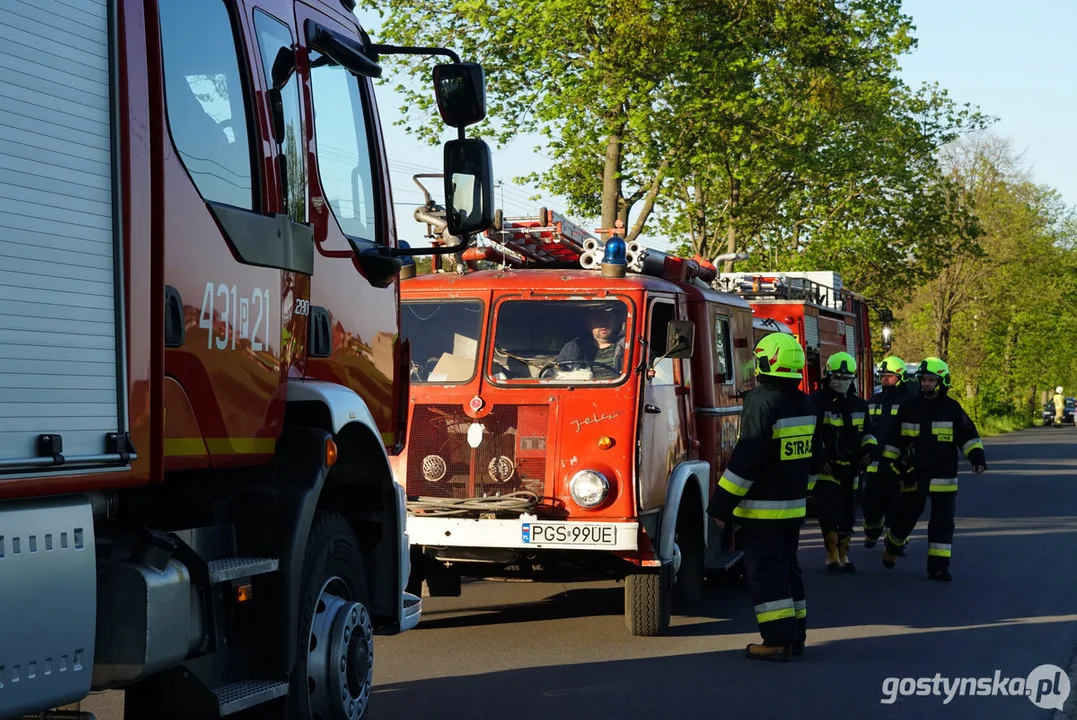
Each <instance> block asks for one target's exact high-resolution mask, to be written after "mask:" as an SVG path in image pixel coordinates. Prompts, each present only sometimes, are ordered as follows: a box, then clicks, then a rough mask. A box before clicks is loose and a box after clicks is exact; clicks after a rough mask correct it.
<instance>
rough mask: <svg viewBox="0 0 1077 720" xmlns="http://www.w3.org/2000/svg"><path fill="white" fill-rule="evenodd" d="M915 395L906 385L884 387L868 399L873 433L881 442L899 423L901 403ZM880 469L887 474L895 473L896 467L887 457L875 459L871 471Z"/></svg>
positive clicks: (874, 471)
mask: <svg viewBox="0 0 1077 720" xmlns="http://www.w3.org/2000/svg"><path fill="white" fill-rule="evenodd" d="M914 397H916V395H914V394H912V393H910V392H909V390H908V388H907V387H906V386H905V385H894V386H893V387H884V388H883V389H882V391H881V392H877V393H875V394H874V395H872V396H871V399H870V400H868V415H869V416H870V417H871V423H872V428H871V434H872V435H874V436H875V438H876V439H877V440H878V441H879V442H884V441H885V440H886V438H887V436H888V435H889V434H890V429H891V428H892V427H894V426H895V425H897V424H898V421H897V414H898V408H899V407H901V404H902V403H903V402H905V401H906V400H910V399H912V398H914ZM880 470H881V471H882V472H883V474H885V475H893V474H894V473H895V471H896V468H895V466H894V464H893V463H892V462H889V459H888V458H885V457H884V458H881V460H873V461H872V463H871V465H869V466H868V472H869V473H877V472H880Z"/></svg>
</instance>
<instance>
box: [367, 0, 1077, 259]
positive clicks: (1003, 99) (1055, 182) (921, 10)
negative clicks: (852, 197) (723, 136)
mask: <svg viewBox="0 0 1077 720" xmlns="http://www.w3.org/2000/svg"><path fill="white" fill-rule="evenodd" d="M903 12H904V13H905V14H906V15H908V16H910V17H911V18H912V22H913V24H914V25H915V26H916V30H915V31H914V32H913V35H914V37H916V38H917V40H918V47H917V48H916V49H915V50H913V51H912V52H911V53H909V54H906V55H904V56H902V58H901V59H900V62H901V66H902V71H901V77H902V79H903V80H904V81H905V82H906V83H907V84H908V85H910V86H912V87H917V86H919V85H920V84H921V83H922V82H931V81H937V82H938V83H939V84H940V85H941V86H942V87H943V88H946V89H947V90H948V91H949V93H950V97H951V98H952V99H953V100H954V101H955V102H956V103H959V104H964V103H970V104H972V105H975V106H978V107H979V108H980V109H981V110H982V111H983V112H984V113H985V114H987V115H990V116H992V117H995V118H997V119H998V120H997V122H996V123H995V125H994V126H993V127H992V129H991V132H992V133H994V134H997V135H1000V136H1002V137H1006V138H1008V139H1009V140H1010V141H1011V143H1012V145H1013V148H1014V150H1015V151H1016V152H1018V153H1022V159H1023V161H1024V163H1025V166H1026V169H1028V170H1030V171H1031V173H1032V176H1033V179H1034V180H1035V181H1036V182H1037V183H1039V184H1042V185H1048V186H1051V187H1053V188H1055V189H1056V190H1057V191H1059V193H1060V194H1061V195H1062V198H1063V199H1064V200H1065V201H1066V202H1067V203H1068V204H1070V205H1074V204H1077V144H1075V142H1074V140H1073V137H1074V133H1073V132H1072V130H1071V126H1072V125H1073V124H1074V122H1075V121H1074V117H1075V115H1077V82H1075V81H1074V78H1073V74H1072V71H1073V69H1074V68H1077V42H1074V39H1073V33H1074V28H1077V0H1021V1H1020V2H1015V1H1014V0H908V1H906V2H904V3H903ZM359 20H360V22H361V23H362V24H363V26H364V27H365V28H366V29H367V30H368V31H369V32H370V33H371V36H372V38H373V39H374V41H375V42H378V41H379V38H378V32H377V29H378V24H379V22H380V19H379V18H378V15H377V14H376V13H372V12H364V13H359ZM463 59H464V60H467V58H463ZM392 80H393V78H391V77H390V78H389V82H383V83H381V84H379V86H378V89H377V95H378V104H379V108H380V110H381V113H382V119H383V131H384V133H385V140H386V144H387V145H388V149H389V162H390V168H391V170H392V183H393V193H394V201H395V202H396V205H397V207H396V211H397V228H398V231H399V233H400V236H401V237H402V238H403V239H406V240H408V241H409V242H411V243H412V245H427V244H429V243H428V242H425V241H423V240H422V237H421V235H422V232H424V227H425V226H422V225H420V224H419V223H417V222H415V221H414V220H413V218H412V217H411V212H412V210H413V208H414V206H415V205H416V204H419V203H421V202H422V194H421V192H420V191H419V189H418V188H417V187H416V186H415V184H414V183H413V181H412V179H411V175H412V174H413V173H416V172H440V171H441V162H442V160H441V150H440V148H439V147H431V146H428V145H425V144H423V143H421V142H419V141H418V140H416V139H414V138H412V137H410V136H409V135H408V134H407V133H406V132H405V131H404V130H403V129H401V128H399V127H394V126H393V125H392V115H393V114H394V113H395V111H396V109H397V108H399V107H400V105H401V104H402V101H401V98H400V97H399V96H398V95H396V94H395V93H393V92H392V90H391V88H392V84H391V83H392ZM431 91H432V90H431ZM450 136H451V134H450V132H447V133H446V135H445V138H448V137H450ZM537 145H541V139H540V138H538V137H536V136H520V137H518V138H517V139H515V140H514V141H513V142H512V144H510V145H509V146H508V147H505V148H500V149H498V148H496V147H492V148H491V149H492V150H493V166H494V179H495V181H501V183H502V184H501V185H500V186H499V187H495V195H496V196H497V198H496V199H497V201H498V207H502V208H503V209H504V212H505V215H506V216H514V215H534V214H537V212H538V208H539V207H540V206H546V207H548V208H550V209H551V210H556V211H558V212H562V213H565V208H566V203H565V202H564V201H563V200H562V199H560V198H557V197H556V196H551V195H549V194H545V193H542V191H540V190H538V189H537V188H534V187H527V186H522V185H518V184H514V183H513V178H514V177H518V176H520V175H524V174H526V173H528V172H531V171H539V172H541V171H543V170H545V169H547V168H548V167H549V165H550V161H549V159H548V158H547V157H544V156H543V154H542V153H541V151H536V150H535V147H536V146H537ZM536 194H538V195H541V198H540V199H539V200H537V201H531V200H529V197H530V196H532V195H536ZM440 195H441V193H440V192H439V191H436V192H435V193H434V197H435V198H436V199H438V200H439V201H440V200H441V199H442V198H441V197H440ZM570 217H571V218H572V219H573V220H574V221H576V222H579V224H580V225H582V226H583V227H584V228H585V229H587V230H588V231H589V232H592V233H593V232H594V230H595V228H597V227H598V220H597V218H580V217H573V216H571V215H570ZM645 242H646V243H647V244H648V245H649V246H651V247H655V248H657V249H663V250H664V249H669V248H670V247H671V243H669V242H668V239H662V238H657V237H654V236H647V237H646V238H645Z"/></svg>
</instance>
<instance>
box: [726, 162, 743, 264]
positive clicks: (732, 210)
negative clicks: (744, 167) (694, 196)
mask: <svg viewBox="0 0 1077 720" xmlns="http://www.w3.org/2000/svg"><path fill="white" fill-rule="evenodd" d="M739 205H740V180H738V179H737V178H732V180H731V181H730V183H729V229H728V230H727V231H726V246H725V247H726V252H728V253H735V252H736V251H737V208H738V206H739ZM723 272H727V273H731V272H733V261H732V260H726V261H725V268H724V269H723Z"/></svg>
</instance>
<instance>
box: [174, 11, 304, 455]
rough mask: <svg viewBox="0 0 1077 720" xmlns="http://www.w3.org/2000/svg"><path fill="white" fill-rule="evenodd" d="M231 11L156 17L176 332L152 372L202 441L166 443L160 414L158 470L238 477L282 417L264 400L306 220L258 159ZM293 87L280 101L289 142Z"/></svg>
mask: <svg viewBox="0 0 1077 720" xmlns="http://www.w3.org/2000/svg"><path fill="white" fill-rule="evenodd" d="M237 5H238V7H237ZM243 5H244V3H227V4H226V3H224V2H222V1H221V0H186V1H185V2H182V3H179V2H161V3H159V6H158V12H159V27H160V33H161V53H162V58H161V60H162V81H163V84H164V100H165V115H166V119H167V123H166V125H165V127H164V133H165V137H164V138H163V143H164V151H163V156H162V157H161V158H158V162H160V166H159V167H160V172H161V173H162V174H163V178H161V183H160V185H159V187H161V188H162V189H161V191H160V193H159V194H158V195H156V196H157V197H160V198H161V201H160V202H161V205H160V206H159V207H156V208H155V214H157V215H158V219H157V220H156V221H155V222H157V223H159V225H160V226H161V227H163V235H164V246H165V282H166V284H167V285H168V288H167V290H168V295H167V297H168V299H169V304H168V308H167V309H168V315H169V317H170V319H171V318H172V317H175V318H176V320H175V322H174V324H173V327H174V328H175V329H176V330H177V332H176V334H175V335H174V336H173V337H170V338H166V345H167V346H168V348H169V349H168V350H167V351H166V354H165V372H166V374H167V375H168V376H170V377H171V378H174V379H175V380H176V381H177V382H178V383H179V385H180V386H181V387H182V389H183V391H184V392H185V393H186V395H187V396H188V397H189V399H190V403H191V407H192V408H193V410H194V415H195V417H197V418H198V423H199V427H200V430H201V433H202V435H203V437H202V438H179V437H175V436H174V434H172V433H170V430H169V416H168V414H167V413H166V416H165V422H166V428H165V430H166V434H168V435H169V440H170V441H171V443H169V442H166V444H165V455H166V461H167V459H168V458H169V457H176V456H191V455H199V456H204V455H206V453H207V452H208V455H209V456H210V458H211V459H212V461H213V462H214V463H215V464H222V465H227V464H233V463H236V462H240V463H243V464H246V463H249V462H251V461H252V460H257V459H259V458H258V456H262V457H263V458H267V457H268V456H271V455H272V453H273V451H274V446H275V438H276V437H277V435H278V434H279V428H280V421H281V419H282V415H283V403H276V402H274V398H275V396H277V394H278V391H279V389H280V387H281V383H282V380H283V378H285V377H287V374H288V358H290V356H291V354H292V353H291V348H290V344H291V337H292V334H291V333H290V332H289V327H288V324H289V322H290V317H291V311H292V307H291V306H292V305H293V303H294V299H293V298H292V297H291V296H290V290H289V288H290V287H291V285H292V283H291V281H290V279H289V278H291V277H293V276H294V275H295V273H297V272H299V273H305V274H309V273H310V270H311V261H312V247H311V244H310V231H309V228H307V227H305V226H304V225H303V224H302V223H303V222H304V221H305V218H303V216H302V215H298V214H295V213H287V212H285V211H284V207H283V206H282V201H281V197H282V190H281V188H280V187H279V186H278V183H279V179H278V178H277V177H276V170H275V167H276V166H275V165H274V164H273V163H272V157H275V154H274V155H273V156H268V155H267V154H266V153H265V152H264V151H263V147H264V145H263V137H262V135H261V134H260V132H259V128H260V127H264V126H265V124H266V122H265V117H264V115H263V112H264V106H263V105H262V104H260V103H259V102H257V101H256V99H257V95H256V94H255V88H256V87H258V86H259V85H260V84H259V83H258V80H259V78H260V75H261V70H262V63H261V62H260V58H259V55H258V49H257V47H255V45H256V43H253V42H245V41H243V40H242V38H244V37H245V35H246V33H245V29H246V28H247V25H246V21H245V19H244V18H245V17H246V13H245V12H243V10H242V8H243ZM278 26H279V23H278ZM287 34H288V29H287V26H285V27H284V29H283V35H285V36H286V35H287ZM297 84H298V83H297V82H295V81H294V80H293V82H292V83H291V84H290V85H288V86H286V87H284V88H283V91H282V93H281V98H282V102H283V103H284V105H285V114H286V115H287V116H288V117H287V119H286V120H287V123H289V124H291V125H292V126H293V127H294V130H295V132H296V133H297V134H298V133H299V132H300V131H301V130H300V125H299V123H298V109H297V106H296V100H295V98H296V93H297V91H296V85H297ZM297 136H298V135H297ZM173 148H174V150H173ZM157 179H158V178H155V183H156V182H157ZM162 214H163V217H161V215H162ZM282 320H283V322H282ZM177 397H182V395H178V396H177ZM166 410H167V408H166ZM173 414H175V413H173ZM203 439H204V440H205V444H204V445H203V444H202V442H201V441H202V440H203Z"/></svg>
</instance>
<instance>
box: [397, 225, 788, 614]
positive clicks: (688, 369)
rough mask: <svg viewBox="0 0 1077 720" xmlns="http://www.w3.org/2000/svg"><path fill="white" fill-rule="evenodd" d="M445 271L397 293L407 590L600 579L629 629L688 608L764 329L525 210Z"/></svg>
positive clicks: (666, 270) (713, 540)
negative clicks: (405, 371) (607, 582)
mask: <svg viewBox="0 0 1077 720" xmlns="http://www.w3.org/2000/svg"><path fill="white" fill-rule="evenodd" d="M460 260H461V262H460V264H459V265H458V268H459V270H460V272H433V273H429V274H425V275H417V276H415V277H412V278H409V279H406V280H404V281H403V282H402V290H401V326H402V332H403V333H404V334H405V335H406V336H407V338H408V339H409V341H410V342H411V347H412V376H411V403H410V420H409V424H410V428H411V432H410V433H409V438H408V444H407V447H406V450H405V452H404V453H403V454H401V455H399V456H397V457H394V458H393V463H394V467H395V470H396V477H397V480H398V482H400V483H402V484H403V485H405V486H406V488H407V495H408V521H407V528H408V534H409V536H410V537H411V540H412V542H413V560H412V568H413V569H412V589H413V592H417V591H418V589H419V586H420V584H421V582H422V581H425V582H426V584H427V587H428V589H429V591H430V593H431V595H435V596H437V595H456V594H459V593H460V591H461V589H460V578H461V576H476V577H510V578H526V579H533V580H557V581H572V580H586V579H593V578H600V577H610V576H613V577H617V578H623V579H624V580H625V622H626V624H627V626H628V628H629V629H630V631H631V632H632V633H633V634H636V635H657V634H661V633H663V632H664V631H665V630H666V629H667V627H668V625H669V622H670V616H671V606H672V604H673V602H674V601H675V600H677V601H683V603H684V604H685V605H687V606H690V605H691V604H693V603H695V602H698V601H699V600H700V599H701V596H702V592H703V587H704V578H705V575H706V573H707V572H708V571H714V572H723V571H727V570H729V569H731V568H733V567H735V566H737V564H738V560H739V559H740V555H741V553H740V550H739V549H738V547H737V544H736V538H735V537H734V535H733V532H734V531H733V530H732V529H730V530H728V531H726V532H723V531H719V530H718V528H717V526H716V525H715V524H714V523H712V522H709V521H708V518H707V516H706V514H705V509H706V505H707V503H708V501H709V499H710V496H711V493H712V490H713V487H714V483H715V482H716V480H717V478H718V477H719V476H720V474H721V472H722V470H723V469H724V465H725V462H726V459H727V458H728V456H729V453H730V452H731V451H732V448H733V444H734V443H735V441H736V437H737V432H738V427H739V413H740V409H741V400H740V396H741V395H742V394H743V393H744V392H745V391H746V390H748V389H749V388H751V387H753V386H754V384H755V376H754V372H753V346H754V343H755V337H756V333H757V332H758V333H763V334H765V333H767V332H780V331H782V327H781V325H780V324H779V323H770V324H769V325H767V324H766V323H763V322H762V321H759V322H758V327H756V326H755V325H756V323H754V322H753V320H754V319H753V315H752V310H751V307H750V306H749V305H748V303H747V302H745V301H744V300H743V299H741V298H738V297H737V296H735V295H731V294H727V293H722V292H718V291H716V290H714V289H713V288H712V287H711V286H710V285H709V284H708V281H709V280H710V279H713V277H714V274H715V270H714V268H713V266H709V265H708V264H706V263H701V262H700V261H699V260H698V259H697V260H684V259H681V258H675V257H671V256H667V255H665V254H663V253H660V252H656V251H654V250H648V249H645V248H642V247H640V246H638V245H637V244H634V243H630V244H628V246H627V247H626V246H625V244H624V241H623V240H621V239H620V238H619V237H614V238H611V239H610V240H608V241H607V242H606V243H605V244H604V246H602V245H601V244H600V242H599V241H598V239H597V238H596V237H594V236H593V235H591V234H590V233H588V232H586V231H584V230H583V229H582V228H579V227H577V226H575V225H573V224H572V223H570V222H569V221H568V220H567V219H566V218H564V217H562V216H560V215H558V214H557V213H551V212H547V211H545V210H544V211H542V212H541V213H540V214H539V216H536V217H527V218H500V217H499V216H497V219H495V222H494V229H492V230H488V231H487V244H486V245H484V246H482V247H476V248H472V249H469V250H467V251H465V252H464V253H463V254H462V255H461V257H460ZM479 263H486V264H491V263H492V264H494V266H493V267H492V269H478V264H479ZM472 268H475V269H472ZM786 331H788V329H786Z"/></svg>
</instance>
